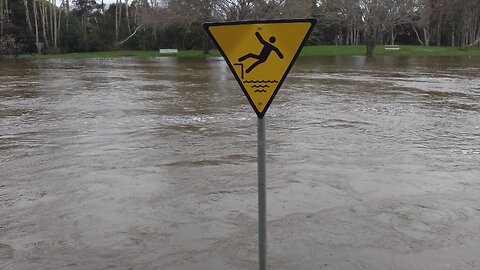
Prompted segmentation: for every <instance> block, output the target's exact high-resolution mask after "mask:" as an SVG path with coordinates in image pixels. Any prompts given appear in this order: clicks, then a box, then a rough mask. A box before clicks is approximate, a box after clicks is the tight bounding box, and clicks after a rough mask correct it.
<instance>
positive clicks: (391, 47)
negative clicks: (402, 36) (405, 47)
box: [385, 45, 400, 51]
mask: <svg viewBox="0 0 480 270" xmlns="http://www.w3.org/2000/svg"><path fill="white" fill-rule="evenodd" d="M385 50H386V51H399V50H400V45H385Z"/></svg>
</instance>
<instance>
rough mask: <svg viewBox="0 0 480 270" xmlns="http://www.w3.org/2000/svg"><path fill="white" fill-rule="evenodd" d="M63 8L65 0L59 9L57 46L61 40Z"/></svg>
mask: <svg viewBox="0 0 480 270" xmlns="http://www.w3.org/2000/svg"><path fill="white" fill-rule="evenodd" d="M62 8H63V1H62V4H61V6H60V8H59V9H58V21H57V46H58V43H59V42H60V29H61V28H60V26H61V24H62Z"/></svg>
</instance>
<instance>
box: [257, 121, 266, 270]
mask: <svg viewBox="0 0 480 270" xmlns="http://www.w3.org/2000/svg"><path fill="white" fill-rule="evenodd" d="M265 118H266V117H265V116H263V118H258V119H257V151H258V153H257V154H258V259H259V260H258V262H259V269H260V270H266V269H267V194H266V184H265V182H266V178H267V177H266V166H265V163H266V159H267V143H266V135H265V134H266V131H265V126H266V119H265Z"/></svg>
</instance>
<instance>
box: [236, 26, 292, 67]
mask: <svg viewBox="0 0 480 270" xmlns="http://www.w3.org/2000/svg"><path fill="white" fill-rule="evenodd" d="M255 36H256V37H257V39H258V41H260V43H262V44H263V48H262V51H261V52H260V54H258V55H257V54H253V53H248V54H246V55H244V56H242V57H240V58H238V62H243V61H245V60H247V59H249V58H253V59H257V61H256V62H255V63H253V64H252V65H251V66H250V67H248V68H247V70H245V72H246V73H250V71H252V70H253V69H254V68H255V67H256V66H258V65H260V64H261V63H264V62H265V61H267V59H268V57H269V56H270V54H271V53H272V51H274V52H275V53H276V54H277V55H278V57H280V59H283V54H282V52H280V50H279V49H278V48H277V47H275V45H273V43H275V41H276V40H277V39H276V38H275V37H274V36H271V37H270V38H269V39H268V41H269V42H267V41H265V40H264V39H263V38H262V36H261V35H260V33H259V32H255Z"/></svg>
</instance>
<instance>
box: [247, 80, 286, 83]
mask: <svg viewBox="0 0 480 270" xmlns="http://www.w3.org/2000/svg"><path fill="white" fill-rule="evenodd" d="M243 83H278V81H276V80H273V81H271V80H261V81H258V80H257V81H253V80H251V81H248V80H247V81H243Z"/></svg>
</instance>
